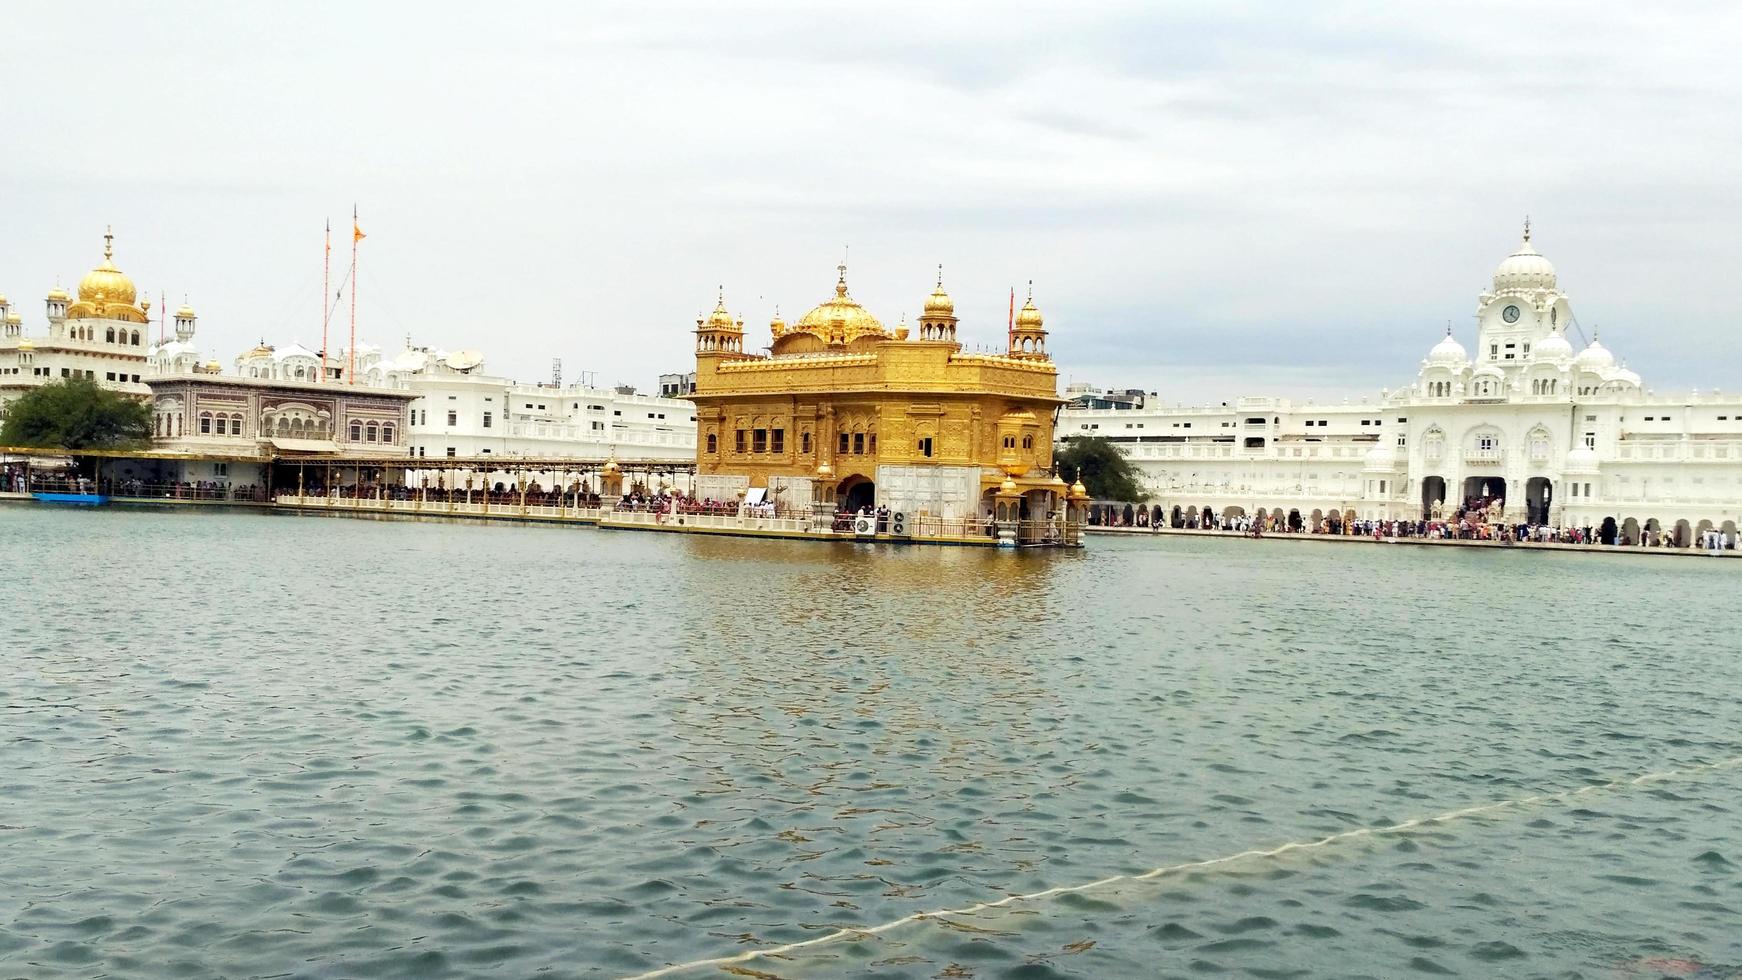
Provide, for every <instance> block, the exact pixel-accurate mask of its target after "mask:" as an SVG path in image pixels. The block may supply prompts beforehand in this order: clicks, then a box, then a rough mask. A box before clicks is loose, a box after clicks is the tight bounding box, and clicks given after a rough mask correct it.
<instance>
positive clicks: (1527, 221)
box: [1524, 214, 1530, 242]
mask: <svg viewBox="0 0 1742 980" xmlns="http://www.w3.org/2000/svg"><path fill="white" fill-rule="evenodd" d="M1524 240H1525V241H1527V242H1528V241H1530V215H1528V214H1527V215H1525V216H1524Z"/></svg>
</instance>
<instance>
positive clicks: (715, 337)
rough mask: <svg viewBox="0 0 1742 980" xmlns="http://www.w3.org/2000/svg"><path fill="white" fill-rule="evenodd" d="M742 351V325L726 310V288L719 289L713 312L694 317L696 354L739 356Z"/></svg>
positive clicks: (740, 321) (741, 322)
mask: <svg viewBox="0 0 1742 980" xmlns="http://www.w3.org/2000/svg"><path fill="white" fill-rule="evenodd" d="M743 351H744V323H743V321H742V320H734V319H733V318H732V314H731V313H730V312H729V311H728V310H727V309H726V287H725V286H721V287H720V296H719V300H718V301H717V302H715V304H714V312H712V313H710V314H708V316H707V318H706V319H703V318H702V317H696V353H697V354H740V353H743Z"/></svg>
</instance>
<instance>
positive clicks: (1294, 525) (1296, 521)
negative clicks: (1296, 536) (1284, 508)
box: [1288, 510, 1301, 532]
mask: <svg viewBox="0 0 1742 980" xmlns="http://www.w3.org/2000/svg"><path fill="white" fill-rule="evenodd" d="M1300 523H1301V522H1300V511H1298V510H1290V511H1289V512H1288V529H1289V530H1290V531H1296V532H1298V531H1299V530H1300Z"/></svg>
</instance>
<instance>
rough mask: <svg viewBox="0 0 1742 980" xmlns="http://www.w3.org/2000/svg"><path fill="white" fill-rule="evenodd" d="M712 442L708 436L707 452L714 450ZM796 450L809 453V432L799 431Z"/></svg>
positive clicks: (712, 439) (711, 438)
mask: <svg viewBox="0 0 1742 980" xmlns="http://www.w3.org/2000/svg"><path fill="white" fill-rule="evenodd" d="M713 442H714V437H713V436H709V437H708V452H713V451H714V448H713ZM798 451H799V452H801V453H809V452H810V451H811V434H810V433H809V432H801V433H799V435H798Z"/></svg>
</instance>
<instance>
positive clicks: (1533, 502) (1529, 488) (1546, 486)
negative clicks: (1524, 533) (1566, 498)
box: [1524, 476, 1554, 524]
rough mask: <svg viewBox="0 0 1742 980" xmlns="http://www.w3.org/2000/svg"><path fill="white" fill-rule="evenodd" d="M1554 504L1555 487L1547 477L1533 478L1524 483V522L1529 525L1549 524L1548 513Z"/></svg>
mask: <svg viewBox="0 0 1742 980" xmlns="http://www.w3.org/2000/svg"><path fill="white" fill-rule="evenodd" d="M1553 504H1554V486H1553V485H1552V484H1550V483H1549V479H1548V477H1546V476H1533V477H1531V478H1530V479H1529V480H1526V481H1525V483H1524V520H1525V523H1527V524H1547V523H1548V511H1549V508H1550V507H1551V506H1553Z"/></svg>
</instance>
